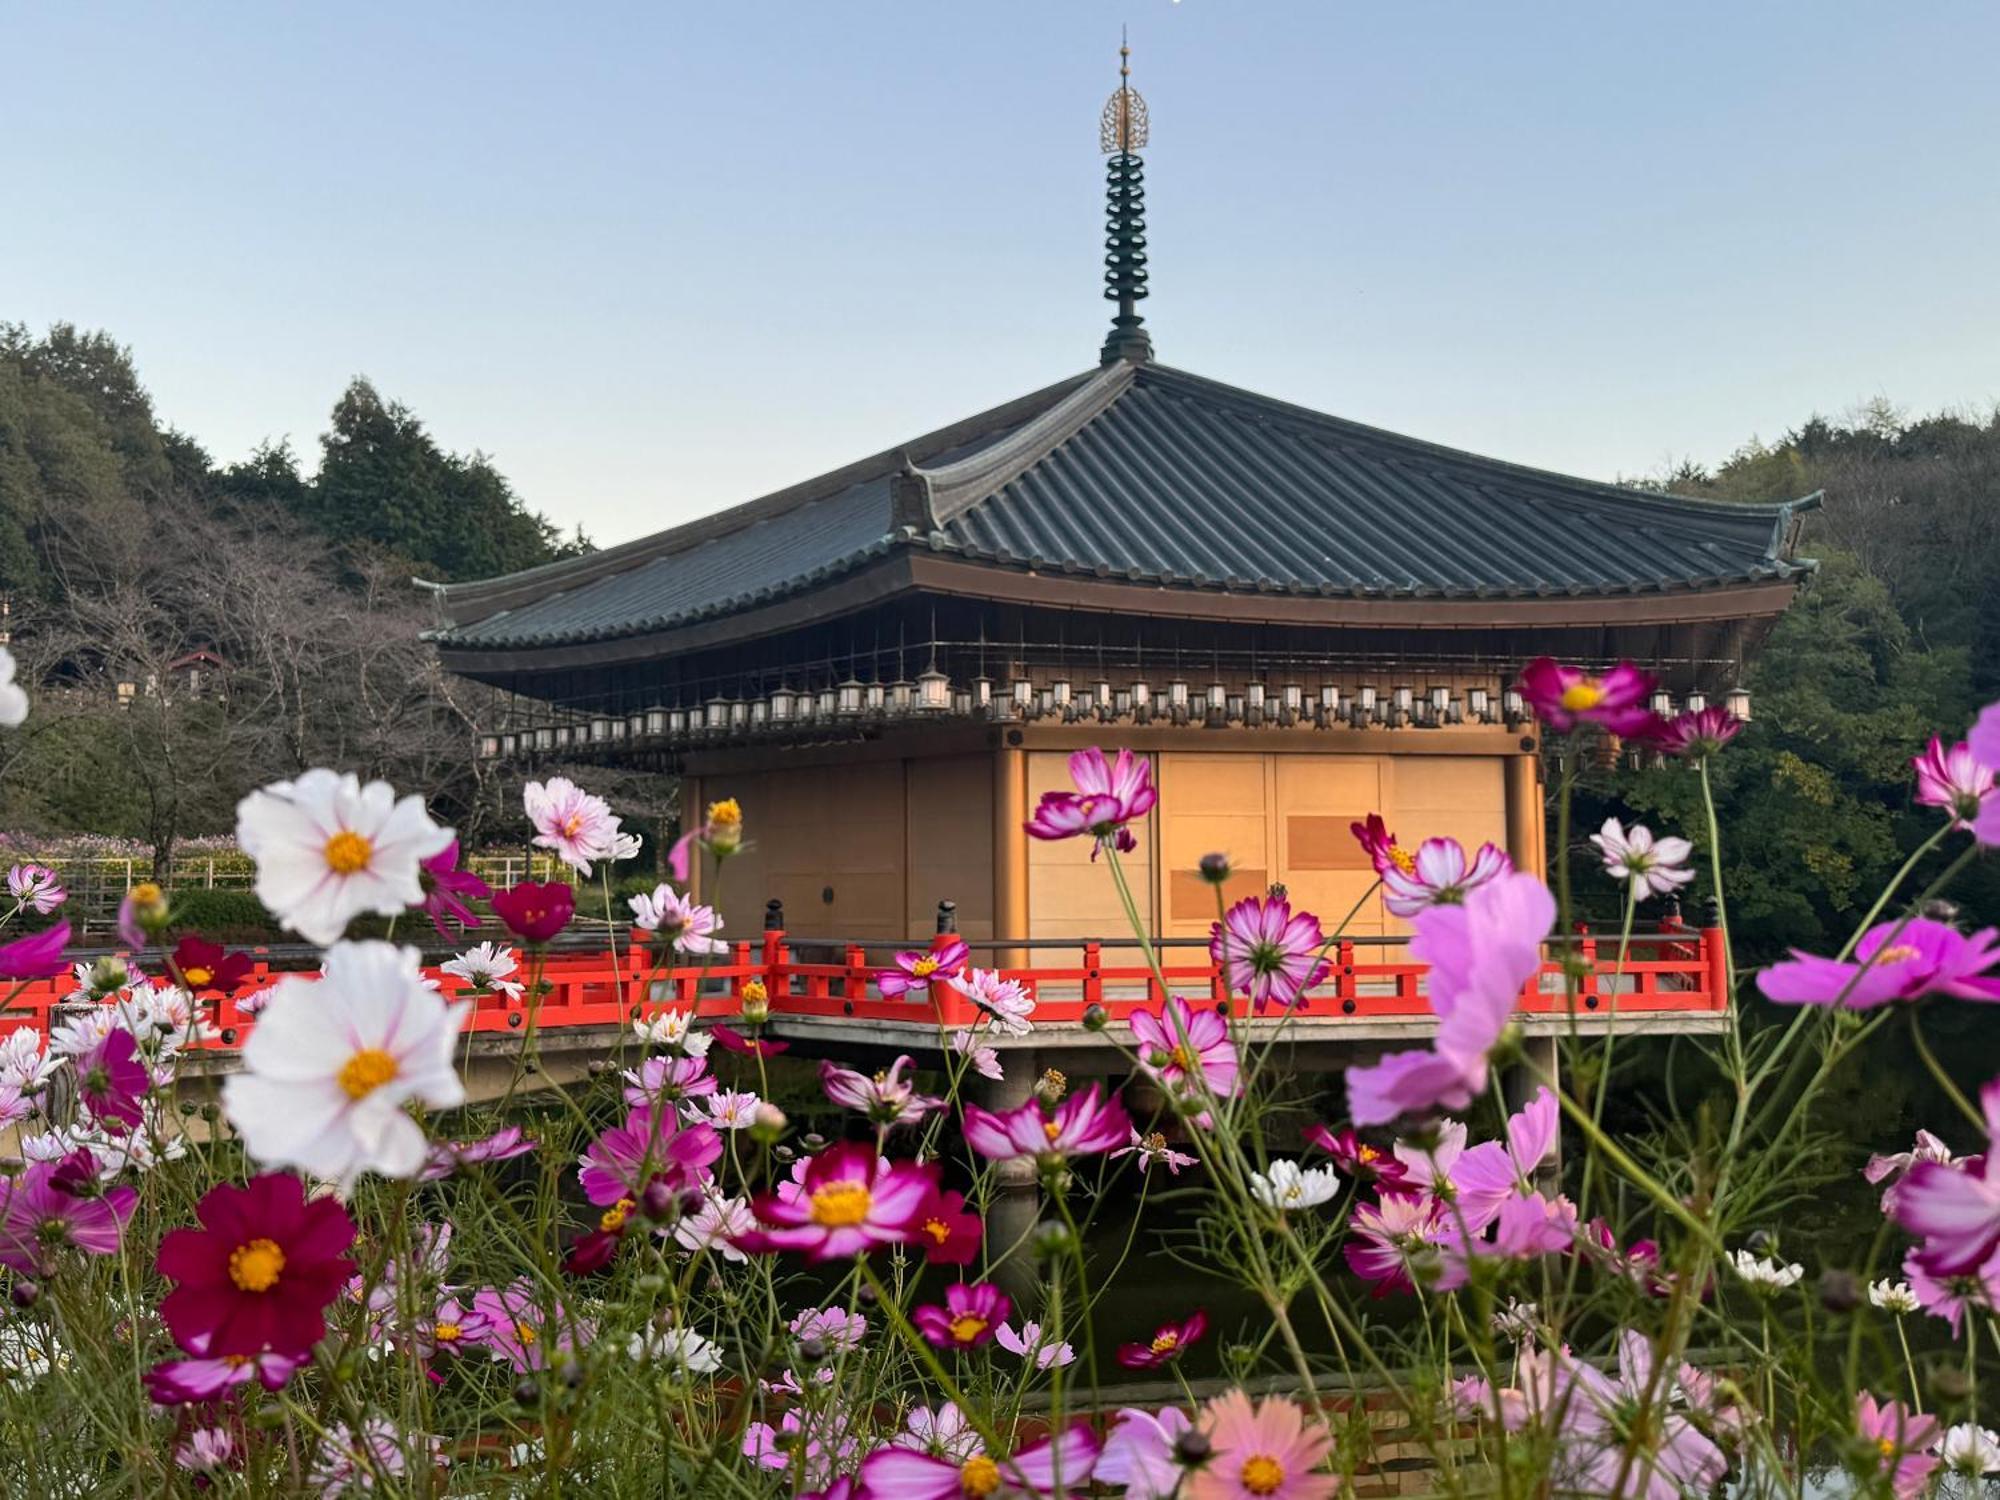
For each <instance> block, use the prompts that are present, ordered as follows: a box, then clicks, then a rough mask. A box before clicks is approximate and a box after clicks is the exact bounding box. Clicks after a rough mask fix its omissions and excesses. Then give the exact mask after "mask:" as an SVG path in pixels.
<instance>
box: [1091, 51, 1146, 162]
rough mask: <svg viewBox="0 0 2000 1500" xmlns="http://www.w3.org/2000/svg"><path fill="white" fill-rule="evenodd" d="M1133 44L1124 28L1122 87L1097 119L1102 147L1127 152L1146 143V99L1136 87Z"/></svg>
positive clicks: (1120, 59)
mask: <svg viewBox="0 0 2000 1500" xmlns="http://www.w3.org/2000/svg"><path fill="white" fill-rule="evenodd" d="M1131 78H1132V46H1131V40H1130V38H1129V37H1128V36H1127V35H1126V34H1125V32H1124V30H1123V28H1121V29H1120V30H1119V33H1118V89H1117V92H1115V93H1114V94H1112V96H1111V97H1110V98H1109V99H1107V100H1105V101H1104V113H1103V114H1102V115H1100V116H1098V120H1097V145H1098V149H1099V150H1101V151H1103V152H1105V153H1106V154H1107V155H1110V154H1116V155H1120V156H1123V155H1126V154H1127V153H1129V152H1133V151H1138V150H1140V149H1142V148H1143V147H1144V146H1145V144H1146V101H1145V100H1144V99H1143V98H1141V97H1140V94H1139V91H1138V90H1137V89H1135V88H1133V87H1132V84H1131Z"/></svg>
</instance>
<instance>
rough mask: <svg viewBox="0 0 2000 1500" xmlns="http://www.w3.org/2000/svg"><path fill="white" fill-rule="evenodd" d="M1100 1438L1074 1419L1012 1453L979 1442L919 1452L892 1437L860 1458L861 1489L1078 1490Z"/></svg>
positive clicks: (926, 1493)
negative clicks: (962, 1449) (962, 1452)
mask: <svg viewBox="0 0 2000 1500" xmlns="http://www.w3.org/2000/svg"><path fill="white" fill-rule="evenodd" d="M1102 1446H1103V1444H1102V1441H1101V1440H1100V1439H1099V1438H1098V1436H1097V1434H1096V1433H1094V1432H1093V1431H1091V1429H1090V1428H1089V1427H1088V1426H1087V1425H1085V1424H1084V1423H1081V1422H1078V1423H1076V1424H1075V1425H1074V1426H1072V1427H1070V1428H1069V1429H1068V1430H1067V1431H1066V1432H1064V1433H1063V1434H1062V1436H1061V1437H1060V1438H1044V1439H1043V1440H1042V1441H1041V1442H1038V1443H1031V1444H1029V1445H1028V1446H1027V1447H1025V1448H1022V1449H1019V1450H1018V1451H1017V1452H1015V1453H1014V1454H1013V1455H1012V1456H1011V1457H1007V1456H1004V1455H1003V1456H1000V1457H997V1458H996V1457H993V1456H991V1455H989V1454H988V1453H987V1452H986V1449H985V1447H984V1445H983V1444H981V1445H979V1446H977V1447H972V1446H969V1445H968V1449H967V1450H966V1451H967V1456H965V1457H962V1458H961V1457H958V1456H955V1455H954V1456H945V1455H941V1454H933V1453H925V1452H919V1451H918V1450H917V1449H914V1448H905V1447H901V1446H899V1445H897V1444H894V1443H891V1444H889V1445H888V1446H887V1447H883V1448H877V1449H876V1450H875V1451H874V1452H873V1453H871V1454H869V1455H868V1457H867V1458H865V1459H863V1460H862V1463H861V1473H860V1481H861V1490H862V1492H863V1493H864V1494H866V1495H868V1496H869V1497H870V1500H985V1497H986V1496H989V1495H1004V1496H1010V1497H1011V1496H1018V1495H1034V1496H1045V1497H1059V1496H1063V1495H1071V1494H1076V1493H1079V1492H1081V1490H1082V1489H1083V1486H1084V1484H1085V1483H1086V1482H1087V1481H1088V1480H1089V1478H1090V1472H1091V1468H1092V1466H1093V1465H1095V1464H1096V1462H1097V1455H1098V1453H1099V1451H1100V1450H1101V1448H1102Z"/></svg>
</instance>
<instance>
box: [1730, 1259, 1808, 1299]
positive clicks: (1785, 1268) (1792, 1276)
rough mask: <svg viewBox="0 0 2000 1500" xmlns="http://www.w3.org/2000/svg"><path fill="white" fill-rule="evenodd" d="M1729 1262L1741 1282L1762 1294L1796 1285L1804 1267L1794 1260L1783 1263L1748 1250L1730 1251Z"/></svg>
mask: <svg viewBox="0 0 2000 1500" xmlns="http://www.w3.org/2000/svg"><path fill="white" fill-rule="evenodd" d="M1729 1264H1730V1265H1731V1266H1732V1267H1733V1268H1734V1269H1735V1271H1736V1274H1737V1275H1738V1276H1740V1277H1742V1278H1743V1284H1744V1285H1745V1286H1747V1287H1749V1288H1750V1290H1751V1291H1753V1292H1757V1293H1759V1294H1760V1295H1763V1296H1769V1295H1770V1294H1771V1293H1773V1292H1781V1291H1783V1290H1785V1288H1787V1287H1791V1286H1796V1285H1798V1281H1799V1278H1800V1277H1801V1276H1803V1275H1805V1274H1806V1268H1805V1267H1804V1266H1802V1265H1800V1264H1798V1263H1797V1262H1796V1261H1794V1262H1792V1263H1791V1264H1789V1265H1783V1264H1780V1263H1779V1262H1777V1261H1775V1260H1773V1259H1771V1258H1770V1257H1769V1256H1759V1255H1752V1254H1751V1253H1750V1252H1749V1251H1748V1250H1736V1251H1732V1252H1731V1253H1730V1256H1729Z"/></svg>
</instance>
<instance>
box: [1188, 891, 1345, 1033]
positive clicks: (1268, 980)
mask: <svg viewBox="0 0 2000 1500" xmlns="http://www.w3.org/2000/svg"><path fill="white" fill-rule="evenodd" d="M1325 947H1326V934H1325V933H1323V932H1321V931H1320V926H1319V918H1318V917H1316V916H1314V915H1313V914H1312V913H1311V912H1307V911H1301V912H1296V913H1295V912H1294V911H1293V910H1292V903H1291V902H1289V901H1287V900H1285V899H1283V898H1282V897H1279V898H1276V899H1266V898H1265V897H1262V896H1247V897H1245V898H1244V899H1243V900H1241V901H1239V902H1237V903H1236V904H1235V905H1234V906H1232V907H1230V908H1229V910H1228V911H1226V912H1224V913H1223V917H1222V920H1221V921H1220V922H1217V923H1215V924H1214V925H1213V926H1211V927H1210V928H1209V936H1208V956H1209V957H1210V958H1212V959H1214V960H1215V962H1217V963H1219V964H1221V965H1222V967H1223V971H1224V973H1225V974H1226V975H1227V977H1228V980H1229V987H1230V988H1231V989H1232V990H1235V991H1238V992H1240V993H1242V994H1245V995H1248V996H1249V997H1250V1004H1251V1007H1252V1008H1253V1009H1254V1010H1256V1011H1257V1012H1259V1013H1260V1014H1261V1013H1262V1012H1263V1010H1264V1007H1265V1006H1267V1005H1269V1004H1270V1003H1271V1002H1272V1001H1276V1002H1277V1003H1278V1004H1280V1005H1295V1004H1297V1003H1298V1001H1299V999H1300V997H1301V996H1303V995H1304V994H1305V992H1306V991H1307V990H1309V989H1311V988H1312V987H1313V986H1314V985H1316V984H1318V983H1319V982H1320V981H1321V980H1322V979H1324V978H1326V970H1327V963H1326V959H1325V958H1324V957H1322V956H1321V952H1320V950H1321V949H1323V948H1325Z"/></svg>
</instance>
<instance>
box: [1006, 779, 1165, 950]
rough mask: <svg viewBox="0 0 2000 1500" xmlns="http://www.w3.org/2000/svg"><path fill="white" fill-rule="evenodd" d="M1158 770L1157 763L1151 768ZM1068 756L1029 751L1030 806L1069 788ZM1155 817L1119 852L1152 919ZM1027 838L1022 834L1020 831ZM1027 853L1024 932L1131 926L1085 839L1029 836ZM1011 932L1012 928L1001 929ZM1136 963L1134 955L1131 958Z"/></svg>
mask: <svg viewBox="0 0 2000 1500" xmlns="http://www.w3.org/2000/svg"><path fill="white" fill-rule="evenodd" d="M1155 770H1156V772H1157V767H1156V768H1155ZM1071 785H1072V783H1071V781H1070V779H1069V757H1068V756H1067V755H1063V754H1060V753H1057V752H1053V751H1034V752H1032V753H1030V754H1029V756H1028V805H1029V807H1030V808H1032V807H1033V806H1034V805H1035V804H1036V803H1038V802H1039V801H1041V798H1042V793H1044V792H1059V791H1068V790H1069V789H1070V787H1071ZM1157 823H1158V820H1157V819H1156V818H1151V817H1149V818H1146V819H1144V820H1142V821H1141V822H1139V823H1137V824H1135V825H1134V827H1133V832H1134V833H1135V834H1136V835H1137V836H1138V839H1139V847H1138V848H1137V849H1136V850H1134V851H1133V852H1132V853H1130V854H1127V855H1125V856H1124V857H1123V860H1124V870H1125V877H1126V879H1127V880H1128V881H1129V882H1130V883H1131V886H1132V893H1133V895H1134V896H1135V897H1136V898H1137V900H1138V902H1139V907H1140V912H1141V914H1142V915H1146V916H1147V917H1148V920H1149V921H1150V920H1152V918H1151V916H1150V914H1151V913H1152V912H1153V911H1154V910H1155V909H1156V908H1157V905H1158V896H1157V894H1156V893H1155V891H1154V888H1153V867H1154V848H1153V845H1154V840H1155V837H1156V830H1157ZM1023 837H1024V838H1025V837H1026V836H1025V835H1023ZM1027 846H1028V848H1027V856H1028V929H1029V930H1028V936H1030V937H1035V938H1061V937H1120V936H1123V935H1125V934H1126V933H1127V932H1129V931H1130V930H1131V924H1130V923H1129V922H1127V921H1126V919H1125V909H1124V907H1123V906H1121V905H1120V904H1119V901H1118V891H1117V888H1116V887H1115V886H1113V885H1112V883H1111V874H1110V872H1109V871H1108V870H1106V869H1105V868H1104V862H1103V861H1102V860H1098V861H1096V862H1093V861H1092V860H1091V857H1090V850H1091V842H1090V840H1089V839H1087V838H1074V839H1057V840H1049V839H1036V838H1030V839H1027ZM1001 935H1002V936H1012V934H1011V933H1008V934H1001ZM1079 957H1080V955H1079V954H1075V953H1070V952H1067V951H1064V950H1058V951H1056V952H1053V953H1048V952H1038V953H1037V954H1036V955H1035V958H1036V962H1038V963H1049V964H1071V963H1075V962H1077V961H1078V959H1079ZM1132 961H1133V962H1137V959H1136V956H1134V957H1133V959H1132Z"/></svg>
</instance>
